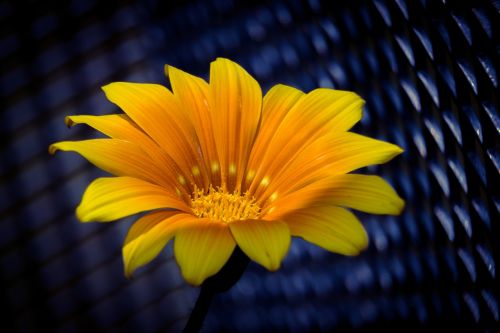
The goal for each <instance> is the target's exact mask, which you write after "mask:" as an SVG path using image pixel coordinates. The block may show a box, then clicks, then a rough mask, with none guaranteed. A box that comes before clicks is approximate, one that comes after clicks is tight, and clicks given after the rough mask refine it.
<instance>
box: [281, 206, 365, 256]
mask: <svg viewBox="0 0 500 333" xmlns="http://www.w3.org/2000/svg"><path fill="white" fill-rule="evenodd" d="M285 221H286V223H287V224H288V227H289V228H290V232H291V234H292V236H299V237H302V238H303V239H305V240H306V241H308V242H310V243H313V244H316V245H318V246H320V247H322V248H324V249H326V250H328V251H331V252H335V253H340V254H344V255H357V254H358V253H359V252H360V251H361V250H363V249H365V248H366V246H367V245H368V235H367V234H366V231H365V229H364V228H363V225H362V224H361V223H360V222H359V221H358V219H357V218H356V216H354V214H353V213H351V212H350V211H348V210H347V209H344V208H341V207H335V206H322V207H311V208H309V209H306V210H302V211H299V212H296V213H293V214H291V215H290V216H288V217H287V218H286V220H285Z"/></svg>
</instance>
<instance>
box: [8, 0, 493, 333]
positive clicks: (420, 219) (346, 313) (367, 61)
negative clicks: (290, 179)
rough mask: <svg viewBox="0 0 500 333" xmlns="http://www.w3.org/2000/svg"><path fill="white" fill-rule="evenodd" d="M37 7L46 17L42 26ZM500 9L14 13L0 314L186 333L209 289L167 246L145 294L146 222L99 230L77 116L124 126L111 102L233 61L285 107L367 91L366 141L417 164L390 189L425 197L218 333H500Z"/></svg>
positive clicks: (302, 272) (394, 171)
mask: <svg viewBox="0 0 500 333" xmlns="http://www.w3.org/2000/svg"><path fill="white" fill-rule="evenodd" d="M27 6H29V9H30V10H29V11H27V10H26V8H27ZM499 12H500V3H499V2H498V1H494V0H480V1H461V2H451V1H450V2H448V1H430V0H429V1H426V0H418V1H410V0H376V1H358V2H355V1H350V2H348V1H335V2H334V1H326V0H325V1H315V0H310V1H299V0H291V1H284V0H282V1H269V2H264V1H257V2H242V1H222V0H215V1H201V0H200V1H189V2H180V1H179V2H170V3H168V4H167V3H166V2H165V3H164V2H161V1H158V2H156V1H146V2H135V1H125V2H120V3H116V4H114V6H110V4H109V3H108V2H106V4H103V3H99V2H98V1H76V0H75V1H72V2H68V3H67V4H65V5H63V6H61V5H56V4H51V3H48V4H47V3H42V2H40V3H38V2H30V3H29V4H23V3H20V2H2V3H0V100H1V102H0V103H1V110H2V111H1V113H0V135H1V140H0V142H1V155H0V160H1V164H0V270H1V274H0V282H1V285H2V287H1V288H0V292H1V294H0V302H1V303H2V304H0V305H3V306H4V307H5V309H6V310H5V311H4V312H3V313H2V315H5V318H3V320H2V323H4V324H5V327H6V331H8V332H10V331H20V332H37V331H44V330H49V331H52V332H88V331H93V332H108V331H113V332H136V331H141V332H166V331H169V332H170V331H171V332H176V331H179V330H180V329H181V328H182V327H183V325H184V323H185V321H186V319H187V316H188V315H189V312H190V310H191V307H192V305H193V303H194V299H195V297H196V294H197V292H198V290H197V289H195V288H191V287H189V286H187V285H186V284H185V283H184V281H183V280H182V278H181V277H180V275H179V271H178V269H177V267H176V265H175V261H174V260H173V257H172V249H171V247H170V246H169V247H167V249H166V250H165V251H164V253H163V254H162V255H161V257H160V258H159V259H157V260H155V261H154V262H153V263H152V264H150V265H149V266H147V267H146V268H144V269H142V270H141V271H140V272H139V274H137V276H136V277H135V278H134V279H132V280H126V279H125V278H124V277H123V273H122V270H123V268H122V262H121V253H120V250H121V243H122V241H123V238H124V236H125V234H126V231H127V229H128V227H129V225H130V223H131V222H132V220H133V219H127V220H125V221H122V222H118V223H110V224H97V223H95V224H85V225H82V224H79V223H77V222H76V218H75V216H74V208H75V206H76V205H77V203H78V202H79V200H80V197H81V193H82V192H83V190H84V188H85V187H86V185H87V184H88V183H89V182H90V181H91V180H92V179H93V178H95V177H97V176H99V175H101V173H100V172H99V171H98V170H95V168H94V167H92V166H90V165H89V163H87V162H86V161H85V160H83V159H82V158H80V157H77V156H76V155H72V154H58V155H57V156H56V157H50V156H48V154H47V147H48V145H49V144H50V143H52V142H55V141H58V140H61V139H75V140H77V139H83V138H88V137H91V136H93V135H96V134H95V133H94V132H92V131H90V130H88V129H86V128H84V127H77V128H74V129H72V130H71V131H69V130H68V129H67V128H66V127H65V126H64V123H63V119H64V116H65V115H68V114H106V113H113V112H115V111H116V110H115V109H114V108H113V106H112V105H111V104H110V103H108V102H107V101H106V100H105V98H104V96H103V94H102V92H101V91H100V86H102V85H104V84H106V83H109V82H112V81H118V80H119V81H139V82H159V83H164V84H167V82H166V79H165V78H164V77H163V74H162V68H163V64H165V63H169V64H172V65H175V66H178V67H180V68H182V69H184V70H186V71H188V72H191V73H195V74H197V75H200V76H203V77H207V75H208V66H209V63H210V61H212V60H213V59H214V58H215V57H218V56H224V57H228V58H231V59H233V60H235V61H237V62H239V63H240V64H241V65H242V66H244V67H245V68H247V69H248V70H249V71H250V72H251V73H252V74H253V75H254V76H255V77H256V78H257V80H258V81H259V82H260V83H261V84H262V86H263V89H264V90H267V89H268V88H269V87H271V86H272V85H274V84H276V83H285V84H290V85H293V86H296V87H297V88H300V89H302V90H305V91H308V90H311V89H314V88H316V87H320V86H321V87H333V88H337V89H345V90H353V91H356V92H358V93H359V94H360V95H361V96H363V97H364V98H365V99H366V100H367V105H366V108H365V116H364V119H363V121H362V122H361V124H360V125H358V126H357V127H356V128H355V130H356V131H358V132H361V133H365V134H368V135H370V136H374V137H377V138H379V139H385V140H388V141H391V142H395V143H397V144H399V145H400V146H402V147H403V148H404V149H405V153H404V154H403V155H402V157H400V158H397V159H396V160H394V161H392V162H391V163H390V164H388V165H385V166H383V167H372V168H370V170H369V171H370V172H374V173H377V174H380V175H382V176H384V178H386V179H388V180H389V181H390V182H391V183H392V184H393V185H394V186H395V187H396V189H397V190H398V192H399V193H400V194H401V195H402V196H403V197H404V198H405V199H406V201H407V208H406V210H405V212H404V213H403V215H402V216H400V217H383V216H382V217H380V216H369V215H360V217H361V218H362V221H363V223H364V225H365V227H366V228H367V230H368V233H369V235H370V240H371V243H370V247H369V249H368V250H367V251H366V252H364V253H363V254H362V255H361V256H359V257H356V258H345V257H342V256H338V255H334V254H330V253H327V252H326V251H323V250H321V249H318V248H316V247H314V246H311V245H309V244H307V243H305V242H303V241H300V240H298V239H296V240H294V241H293V245H292V247H291V249H290V253H289V255H288V257H287V258H286V260H285V262H284V264H283V268H282V269H281V270H280V271H278V272H277V273H273V274H271V273H269V272H267V271H265V270H264V269H262V268H260V267H258V266H257V265H256V264H250V266H249V267H248V269H247V271H246V272H245V274H244V275H243V277H242V279H241V280H240V281H239V282H238V283H237V284H236V285H235V286H234V287H233V289H231V290H230V291H229V292H227V293H226V294H223V295H219V296H217V298H216V299H215V301H214V303H213V304H212V307H211V310H210V313H209V316H208V318H207V320H206V323H205V326H204V332H225V331H227V332H254V331H264V332H266V331H286V332H304V331H314V332H316V331H324V332H328V331H337V332H338V331H357V332H365V331H367V332H368V331H380V330H381V329H382V330H383V331H393V330H394V331H399V330H405V331H409V330H416V331H421V330H423V329H429V330H432V329H437V328H439V327H440V325H442V324H443V323H446V324H447V327H448V329H452V328H461V329H463V330H469V331H474V332H476V331H477V332H493V331H494V330H496V329H497V328H498V327H499V321H500V310H499V301H500V296H499V294H500V293H499V284H498V274H497V273H496V262H497V261H498V254H499V253H500V252H499V248H498V246H499V245H498V244H499V235H500V230H499V222H500V219H499V216H498V211H499V195H498V194H499V192H498V189H497V187H498V185H499V184H500V182H499V169H500V156H499V150H498V149H499V140H498V133H499V131H500V119H499V116H498V106H499V102H498V96H499V93H498V91H499V89H498V63H499V62H498V53H499V50H500V45H499V40H500V39H499V33H500V26H499V24H500V14H499Z"/></svg>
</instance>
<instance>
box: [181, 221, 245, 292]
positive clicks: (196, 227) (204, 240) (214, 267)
mask: <svg viewBox="0 0 500 333" xmlns="http://www.w3.org/2000/svg"><path fill="white" fill-rule="evenodd" d="M235 246H236V244H235V242H234V239H233V237H232V236H231V233H230V232H229V229H228V227H227V224H225V223H220V222H215V221H210V220H208V219H198V221H197V223H196V224H193V225H190V226H188V227H185V228H182V229H180V230H179V231H177V233H176V235H175V241H174V252H175V259H176V260H177V263H178V264H179V267H180V268H181V272H182V276H183V277H184V279H185V280H186V281H187V282H188V283H190V284H192V285H195V286H199V285H200V284H201V283H202V282H203V281H205V279H206V278H207V277H210V276H212V275H214V274H216V273H217V272H218V271H219V270H220V269H221V268H222V267H223V266H224V264H225V263H226V262H227V260H228V259H229V257H230V256H231V254H232V253H233V250H234V248H235Z"/></svg>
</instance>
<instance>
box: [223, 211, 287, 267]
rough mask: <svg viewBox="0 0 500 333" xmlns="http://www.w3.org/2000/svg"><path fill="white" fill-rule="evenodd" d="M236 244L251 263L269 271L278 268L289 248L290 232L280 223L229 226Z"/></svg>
mask: <svg viewBox="0 0 500 333" xmlns="http://www.w3.org/2000/svg"><path fill="white" fill-rule="evenodd" d="M229 227H230V228H231V233H232V234H233V236H234V239H235V240H236V243H237V244H238V246H239V247H240V248H241V250H242V251H243V252H245V254H246V255H247V256H248V257H249V258H250V259H252V260H253V261H255V262H257V263H259V264H261V265H262V266H264V267H266V268H267V269H268V270H270V271H276V270H277V269H278V268H280V265H281V261H282V260H283V258H284V257H285V255H286V253H287V252H288V248H289V247H290V240H291V238H290V230H289V229H288V227H287V225H286V223H284V222H282V221H262V220H246V221H234V222H231V223H230V224H229Z"/></svg>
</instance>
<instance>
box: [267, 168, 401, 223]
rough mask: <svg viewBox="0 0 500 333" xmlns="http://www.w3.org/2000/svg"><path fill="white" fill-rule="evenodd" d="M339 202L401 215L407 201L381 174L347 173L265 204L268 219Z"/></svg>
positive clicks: (363, 209) (344, 205)
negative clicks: (267, 204) (379, 175)
mask: <svg viewBox="0 0 500 333" xmlns="http://www.w3.org/2000/svg"><path fill="white" fill-rule="evenodd" d="M324 205H335V206H342V207H347V208H353V209H356V210H360V211H363V212H366V213H373V214H390V215H399V214H400V213H401V211H402V210H403V208H404V201H403V200H402V199H401V198H400V197H399V196H398V194H397V193H396V191H394V189H393V188H392V186H391V185H389V184H388V183H387V182H386V181H385V180H384V179H382V178H380V177H378V176H368V175H358V174H346V175H336V176H331V177H326V178H324V179H322V180H320V181H316V182H313V183H311V184H309V185H307V186H304V187H303V188H300V189H294V190H293V191H291V192H290V194H288V195H284V196H282V197H280V198H278V199H277V200H276V201H275V202H273V203H271V204H270V205H269V206H267V207H265V209H264V210H263V212H262V214H263V215H264V218H265V219H269V220H274V219H278V218H282V217H284V216H286V215H287V214H290V213H291V212H294V211H297V210H300V209H302V208H306V207H313V206H324Z"/></svg>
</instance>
